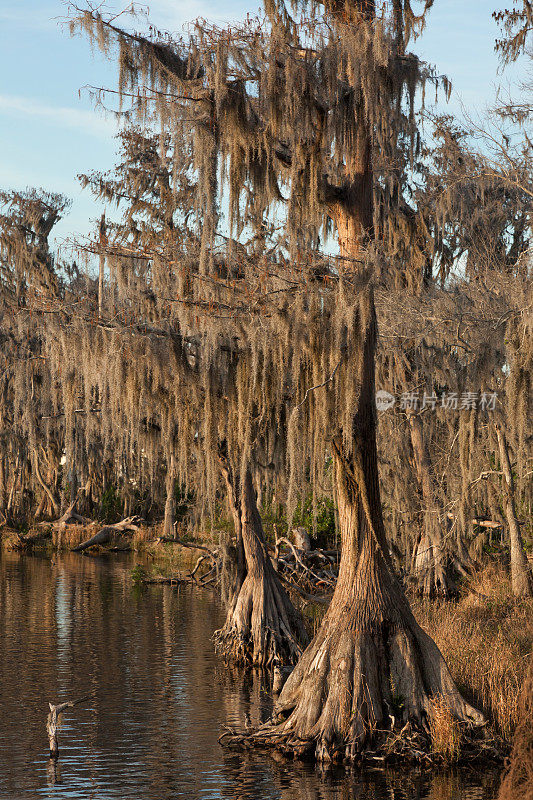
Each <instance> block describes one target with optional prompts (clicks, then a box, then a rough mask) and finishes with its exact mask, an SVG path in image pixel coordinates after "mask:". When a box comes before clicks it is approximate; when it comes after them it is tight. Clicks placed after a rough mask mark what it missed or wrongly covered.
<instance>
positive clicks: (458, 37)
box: [0, 0, 520, 239]
mask: <svg viewBox="0 0 533 800" xmlns="http://www.w3.org/2000/svg"><path fill="white" fill-rule="evenodd" d="M80 4H81V3H80ZM124 5H126V3H125V4H124ZM504 5H505V3H504V0H435V5H434V7H433V9H432V11H431V13H430V15H429V18H428V25H427V28H426V31H425V33H424V35H423V36H422V37H421V39H420V40H419V41H418V42H417V43H416V45H415V47H414V49H415V50H416V52H417V53H418V54H419V55H420V56H421V57H422V58H424V59H425V60H427V61H429V62H431V63H433V64H435V65H436V67H437V68H438V70H439V72H441V73H444V74H446V75H448V77H449V78H450V79H451V81H452V84H453V87H454V90H453V94H452V99H451V101H450V103H449V104H448V109H449V110H450V111H451V112H458V111H460V108H461V104H463V105H464V106H465V107H466V108H467V109H468V110H469V112H470V113H476V112H482V111H483V109H484V107H485V106H486V105H487V104H489V103H490V102H491V99H492V98H493V97H494V92H495V87H496V86H497V85H498V84H499V83H502V82H503V83H504V84H506V83H507V82H509V81H514V80H516V79H517V78H519V77H520V67H519V66H518V67H517V66H515V67H514V68H513V69H512V70H511V71H509V70H507V71H506V72H505V74H504V75H503V76H502V75H501V74H498V59H497V57H496V55H495V54H494V39H495V38H496V36H497V33H498V31H497V27H496V25H495V23H494V22H493V20H492V19H491V12H492V11H493V10H494V8H498V7H500V6H504ZM149 6H150V10H151V19H152V20H153V22H154V23H155V24H156V25H157V26H158V27H160V28H162V29H167V30H180V29H181V27H182V26H183V24H184V23H186V22H187V21H189V20H192V19H194V18H196V17H198V16H201V17H204V18H206V19H209V20H213V21H216V22H219V23H221V22H227V21H232V20H237V19H240V18H242V17H244V15H245V14H246V13H247V12H251V13H254V12H256V11H257V10H258V6H259V4H258V0H251V1H250V2H246V0H219V2H216V0H186V1H185V0H152V2H150V3H149ZM108 7H110V8H115V9H119V8H121V7H123V5H120V4H119V3H118V2H116V1H115V0H110V2H109V3H108ZM65 13H66V12H65V6H64V5H63V3H62V2H61V0H0V153H1V154H2V156H1V159H0V187H2V188H5V189H10V188H17V189H22V188H25V187H26V186H42V187H44V188H46V189H48V190H50V191H56V192H62V193H64V194H66V195H67V196H69V197H70V198H71V199H72V200H73V206H72V210H71V212H70V214H69V215H68V216H67V217H66V218H65V219H64V220H63V221H62V222H61V223H60V225H59V226H58V229H57V235H58V239H61V238H62V237H64V236H67V235H68V234H70V233H71V232H75V231H76V232H87V231H88V230H89V228H90V220H91V219H95V218H96V217H97V216H98V215H99V209H98V207H97V206H96V204H95V203H94V202H93V201H92V200H91V197H90V195H89V194H88V193H87V192H86V191H85V192H82V191H81V189H80V187H79V184H78V182H77V180H76V175H77V174H78V173H80V172H89V171H90V170H92V169H108V168H110V167H112V165H113V163H114V158H115V151H116V142H115V141H114V139H113V137H114V134H115V133H116V130H117V128H116V123H115V121H114V119H112V118H106V117H105V116H104V115H102V113H101V112H97V111H95V110H94V109H93V107H92V106H91V102H90V99H89V97H88V96H87V93H86V92H83V91H82V87H83V86H85V85H87V84H92V85H98V86H107V87H113V86H114V85H115V77H116V71H115V69H114V65H113V64H111V63H109V62H106V61H105V60H104V59H103V58H102V57H101V55H100V54H98V53H92V52H91V48H90V47H89V44H88V43H87V41H86V40H85V39H84V38H80V37H76V38H71V37H70V36H69V32H68V28H67V27H66V26H64V25H62V24H61V22H60V20H61V19H64V17H65ZM80 90H81V91H80Z"/></svg>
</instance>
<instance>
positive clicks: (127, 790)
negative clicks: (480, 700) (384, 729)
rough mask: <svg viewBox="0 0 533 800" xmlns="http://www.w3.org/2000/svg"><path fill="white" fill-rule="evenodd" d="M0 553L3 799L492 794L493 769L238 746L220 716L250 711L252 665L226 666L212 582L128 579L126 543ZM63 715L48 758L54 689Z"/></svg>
mask: <svg viewBox="0 0 533 800" xmlns="http://www.w3.org/2000/svg"><path fill="white" fill-rule="evenodd" d="M54 559H55V562H56V563H52V562H51V560H50V558H46V557H39V556H20V555H18V554H14V553H4V554H0V799H1V800H7V799H8V798H9V800H19V798H42V797H45V798H46V797H50V798H58V800H60V799H61V798H80V799H81V800H86V799H89V798H94V800H107V798H123V799H124V800H145V799H146V800H167V799H168V800H170V799H171V798H172V799H173V800H174V798H188V799H189V800H200V798H201V799H202V800H206V799H207V798H232V800H270V799H271V798H272V800H273V799H274V798H280V800H337V799H338V800H340V799H341V798H342V800H422V799H423V798H424V799H426V798H427V800H494V798H495V797H496V795H497V788H498V784H499V776H498V773H497V772H489V773H487V774H484V775H481V774H479V773H468V772H464V771H463V772H458V771H455V772H454V771H452V772H442V773H428V774H424V773H420V772H418V771H416V772H415V771H411V772H398V771H394V770H386V771H380V770H375V771H365V772H364V773H360V772H355V771H346V772H345V771H343V770H338V771H333V772H327V773H320V771H317V770H316V769H315V768H314V767H313V766H310V765H302V764H299V763H295V762H292V761H281V762H278V761H274V760H273V759H272V758H270V757H269V756H266V755H264V754H257V753H256V754H252V755H249V754H235V753H232V752H227V751H225V750H224V749H223V748H222V747H220V745H219V744H218V742H217V739H218V736H219V735H220V733H221V730H222V726H223V725H224V724H229V725H239V726H241V725H244V724H252V725H254V724H257V723H258V722H259V721H261V720H262V719H263V718H265V717H266V716H267V715H268V710H269V698H268V696H267V695H266V694H265V693H264V692H263V691H262V689H261V685H260V681H259V679H258V678H257V677H255V678H254V677H253V676H251V677H248V678H243V676H242V674H240V673H237V672H234V671H231V670H229V669H227V668H225V667H224V665H223V663H222V662H221V661H220V659H218V658H217V657H216V656H215V655H214V653H213V647H212V642H211V636H212V634H213V631H214V630H215V629H216V628H217V627H219V626H220V624H221V622H222V612H221V609H220V607H219V605H218V604H217V602H216V598H214V597H213V595H212V594H210V593H208V592H206V591H201V590H199V589H195V588H191V587H189V586H187V587H181V588H180V589H176V588H171V587H169V586H150V587H148V588H146V589H145V590H143V591H140V590H138V589H136V588H135V587H134V586H133V584H132V579H131V570H132V568H133V566H134V565H135V561H134V560H133V559H132V558H130V557H126V556H110V557H82V556H75V555H56V556H54ZM88 693H94V696H93V697H91V698H90V699H88V700H86V701H85V702H83V703H81V704H79V705H77V706H76V707H75V708H72V709H68V710H67V712H66V713H65V715H64V717H65V718H64V721H63V725H62V729H61V730H60V731H59V734H58V739H59V750H60V758H59V761H58V762H57V765H54V762H51V761H50V760H49V759H48V739H47V736H46V730H45V724H46V716H47V713H48V701H51V702H53V703H60V702H63V701H65V700H75V699H78V698H80V697H83V696H84V695H87V694H88Z"/></svg>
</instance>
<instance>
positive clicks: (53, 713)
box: [46, 694, 92, 761]
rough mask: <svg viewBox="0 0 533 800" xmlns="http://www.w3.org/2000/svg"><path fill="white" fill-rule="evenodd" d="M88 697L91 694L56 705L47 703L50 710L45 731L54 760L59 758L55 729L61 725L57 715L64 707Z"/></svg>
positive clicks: (70, 706) (72, 705)
mask: <svg viewBox="0 0 533 800" xmlns="http://www.w3.org/2000/svg"><path fill="white" fill-rule="evenodd" d="M89 697H92V695H90V694H88V695H85V696H84V697H80V698H79V700H68V701H67V702H66V703H59V704H58V705H53V704H52V703H48V705H49V707H50V712H49V714H48V717H47V720H46V732H47V734H48V742H49V744H50V758H51V759H53V760H54V761H55V760H56V759H57V758H59V745H58V742H57V731H58V730H59V728H60V727H61V722H60V719H59V715H60V714H62V713H63V711H65V709H67V708H73V707H74V706H77V705H78V704H79V703H82V702H83V701H84V700H87V699H88V698H89Z"/></svg>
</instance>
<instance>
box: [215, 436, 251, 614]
mask: <svg viewBox="0 0 533 800" xmlns="http://www.w3.org/2000/svg"><path fill="white" fill-rule="evenodd" d="M218 462H219V464H220V470H221V472H222V475H223V477H224V482H225V484H226V496H227V500H228V506H229V510H230V513H231V516H232V519H233V527H234V529H235V551H236V571H235V582H234V585H233V589H232V592H231V596H230V599H229V604H228V608H229V610H228V616H229V614H230V613H232V611H234V610H235V606H236V604H237V599H238V597H239V592H240V591H241V588H242V585H243V583H244V579H245V577H246V560H245V554H244V543H243V540H242V519H241V500H240V498H241V490H240V481H239V476H238V474H235V471H234V469H233V468H232V466H231V462H230V459H229V456H228V452H227V445H226V443H225V442H223V443H222V444H221V446H220V447H219V455H218Z"/></svg>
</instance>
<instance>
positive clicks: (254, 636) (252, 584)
mask: <svg viewBox="0 0 533 800" xmlns="http://www.w3.org/2000/svg"><path fill="white" fill-rule="evenodd" d="M214 638H215V648H216V650H217V652H218V653H221V654H222V655H223V656H224V658H226V659H227V660H229V661H233V662H235V663H237V664H243V665H253V666H262V667H270V666H272V665H273V664H274V663H276V662H277V663H281V664H294V663H296V661H297V660H298V658H299V657H300V655H301V653H302V646H305V644H307V641H308V639H307V634H306V631H305V628H304V625H303V622H302V620H301V618H300V616H299V614H298V613H297V612H295V610H294V608H293V606H292V604H291V602H290V600H289V598H288V597H287V595H286V594H285V591H284V590H283V588H282V587H281V585H280V584H279V582H278V581H277V580H276V579H275V577H274V576H272V577H271V576H270V575H269V574H268V572H267V573H266V574H264V575H259V576H258V575H254V574H251V573H249V574H248V575H247V576H246V578H245V580H244V583H243V585H242V587H241V590H240V592H239V595H238V598H237V601H236V603H235V605H234V608H233V609H232V610H230V613H229V614H228V619H227V620H226V624H225V625H224V627H223V628H222V629H221V630H219V631H216V633H215V637H214Z"/></svg>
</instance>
